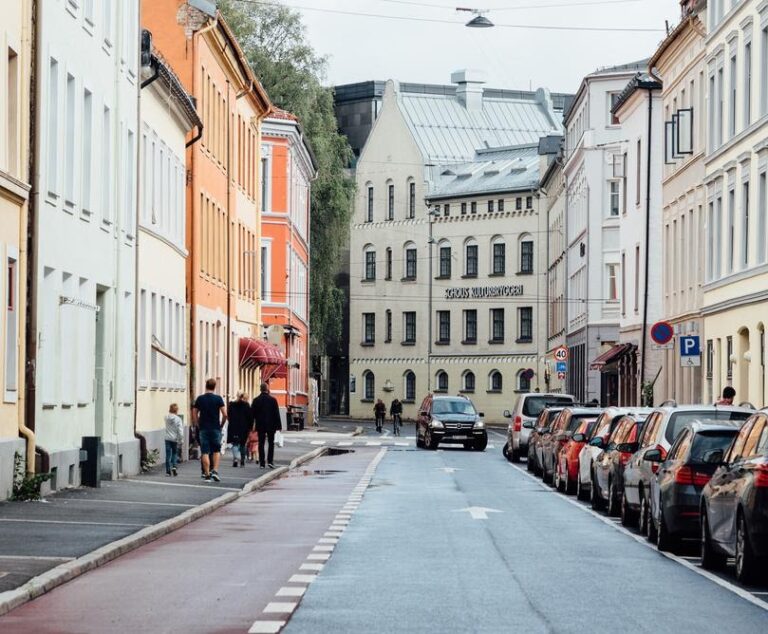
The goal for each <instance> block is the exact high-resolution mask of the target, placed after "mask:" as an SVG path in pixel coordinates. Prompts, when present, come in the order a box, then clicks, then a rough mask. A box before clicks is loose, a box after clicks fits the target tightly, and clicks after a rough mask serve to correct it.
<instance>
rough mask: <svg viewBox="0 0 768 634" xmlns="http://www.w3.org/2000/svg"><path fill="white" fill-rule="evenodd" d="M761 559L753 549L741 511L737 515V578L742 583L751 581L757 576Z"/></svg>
mask: <svg viewBox="0 0 768 634" xmlns="http://www.w3.org/2000/svg"><path fill="white" fill-rule="evenodd" d="M759 569H760V560H759V559H758V557H757V556H756V555H755V552H754V551H753V550H752V545H751V544H750V543H749V534H748V533H747V523H746V521H745V520H744V514H743V513H742V512H741V511H739V512H738V515H737V517H736V580H737V581H739V582H740V583H750V582H752V581H754V580H755V579H756V578H757V574H758V570H759Z"/></svg>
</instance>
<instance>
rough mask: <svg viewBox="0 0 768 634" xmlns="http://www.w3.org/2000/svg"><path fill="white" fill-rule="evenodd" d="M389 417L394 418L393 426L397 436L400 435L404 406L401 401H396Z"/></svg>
mask: <svg viewBox="0 0 768 634" xmlns="http://www.w3.org/2000/svg"><path fill="white" fill-rule="evenodd" d="M389 415H390V416H391V417H392V426H393V427H394V430H395V431H394V433H395V436H399V435H400V427H401V426H402V425H403V420H402V419H403V404H402V403H401V402H400V400H399V399H394V400H393V401H392V404H391V405H390V406H389Z"/></svg>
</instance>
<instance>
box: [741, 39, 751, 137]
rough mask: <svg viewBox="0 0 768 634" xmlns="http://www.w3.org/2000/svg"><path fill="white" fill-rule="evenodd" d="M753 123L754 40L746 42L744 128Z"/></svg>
mask: <svg viewBox="0 0 768 634" xmlns="http://www.w3.org/2000/svg"><path fill="white" fill-rule="evenodd" d="M750 123H752V42H751V41H749V42H746V43H745V44H744V125H743V127H744V128H748V127H749V125H750Z"/></svg>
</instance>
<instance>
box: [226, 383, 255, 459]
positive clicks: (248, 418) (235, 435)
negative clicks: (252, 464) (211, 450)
mask: <svg viewBox="0 0 768 634" xmlns="http://www.w3.org/2000/svg"><path fill="white" fill-rule="evenodd" d="M227 417H228V418H229V427H228V428H227V441H228V442H229V443H231V445H232V466H233V467H237V466H238V463H239V464H240V466H241V467H244V466H245V459H246V451H245V445H246V443H247V442H248V432H250V431H251V429H252V428H253V414H252V413H251V406H250V405H249V404H248V395H247V394H246V393H245V392H239V393H238V395H237V399H236V400H234V401H232V402H231V403H230V404H229V407H228V408H227Z"/></svg>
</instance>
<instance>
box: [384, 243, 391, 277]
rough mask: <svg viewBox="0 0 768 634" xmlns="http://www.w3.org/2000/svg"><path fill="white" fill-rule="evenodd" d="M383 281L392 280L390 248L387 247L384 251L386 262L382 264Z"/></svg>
mask: <svg viewBox="0 0 768 634" xmlns="http://www.w3.org/2000/svg"><path fill="white" fill-rule="evenodd" d="M384 267H385V271H384V279H385V280H391V279H392V248H391V247H387V251H386V260H385V262H384Z"/></svg>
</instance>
